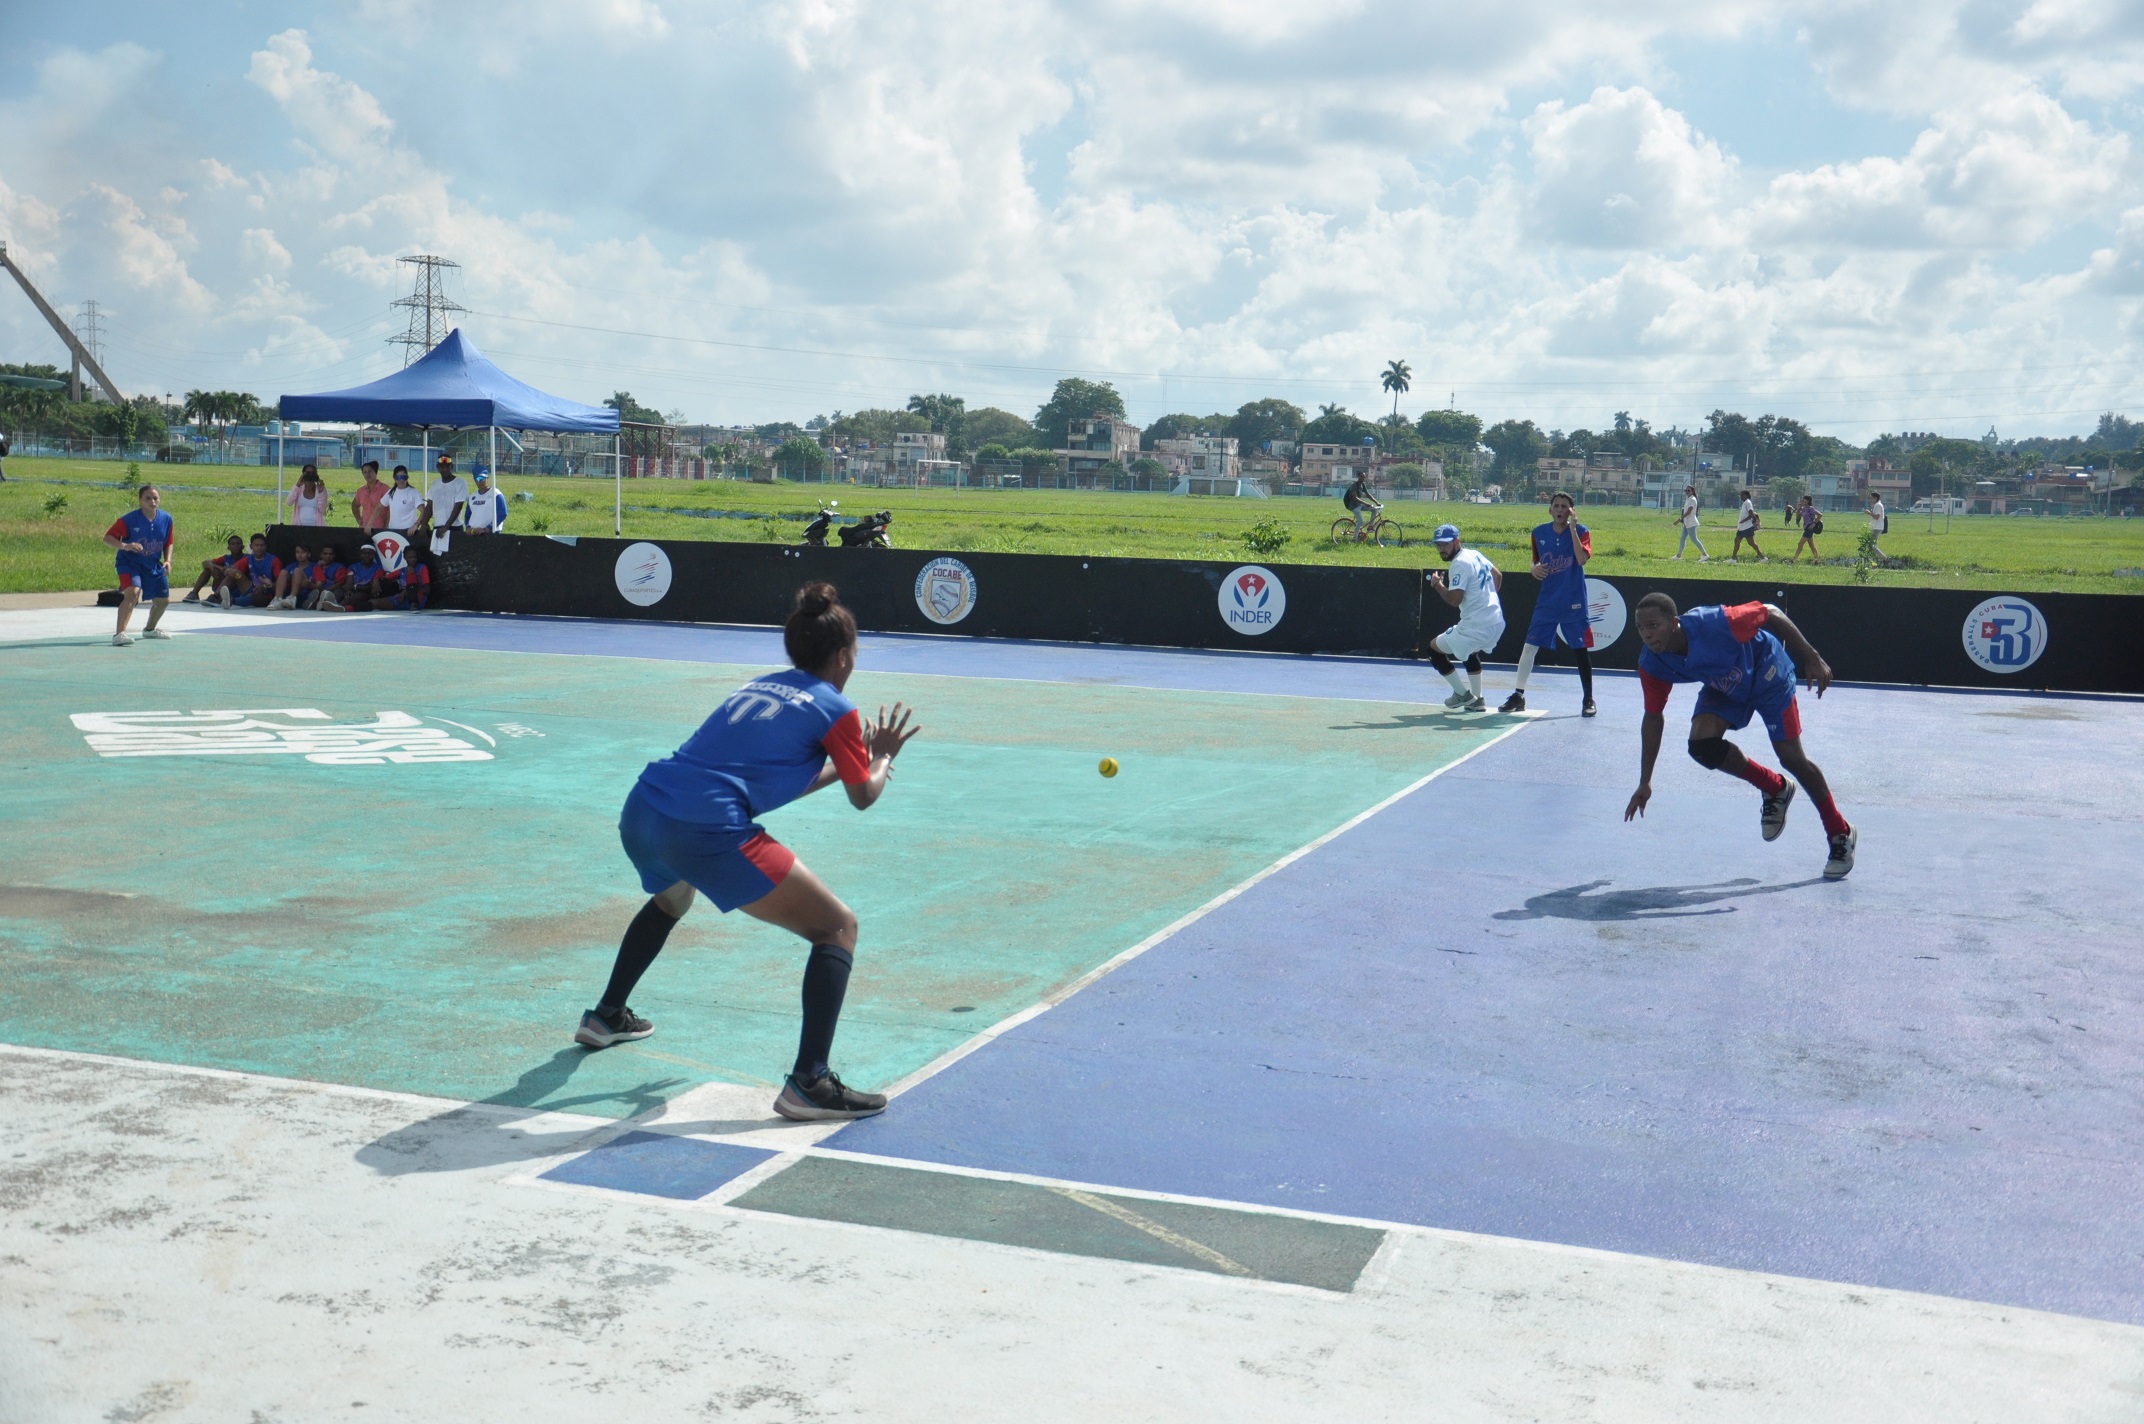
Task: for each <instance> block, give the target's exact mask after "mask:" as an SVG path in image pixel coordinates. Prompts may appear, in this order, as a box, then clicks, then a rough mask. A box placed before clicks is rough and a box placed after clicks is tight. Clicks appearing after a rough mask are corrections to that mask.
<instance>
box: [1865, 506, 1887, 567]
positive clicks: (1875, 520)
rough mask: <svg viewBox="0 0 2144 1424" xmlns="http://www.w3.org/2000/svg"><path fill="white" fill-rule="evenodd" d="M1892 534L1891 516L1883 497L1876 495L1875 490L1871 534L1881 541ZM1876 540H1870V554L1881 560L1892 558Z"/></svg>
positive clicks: (1870, 515)
mask: <svg viewBox="0 0 2144 1424" xmlns="http://www.w3.org/2000/svg"><path fill="white" fill-rule="evenodd" d="M1890 532H1891V516H1890V515H1889V514H1888V513H1886V512H1885V511H1884V507H1883V496H1882V495H1880V494H1878V493H1876V491H1874V490H1870V491H1869V533H1871V534H1873V535H1875V536H1876V539H1880V538H1882V537H1883V536H1884V535H1886V534H1888V533H1890ZM1876 539H1871V540H1869V552H1870V553H1872V554H1874V555H1875V556H1876V557H1877V558H1879V559H1888V558H1890V557H1891V556H1890V555H1889V554H1886V553H1885V552H1884V551H1883V548H1882V546H1881V545H1879V544H1878V543H1877V542H1876Z"/></svg>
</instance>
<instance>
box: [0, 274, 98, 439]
mask: <svg viewBox="0 0 2144 1424" xmlns="http://www.w3.org/2000/svg"><path fill="white" fill-rule="evenodd" d="M0 267H4V268H6V269H7V273H8V275H9V276H11V277H13V278H14V279H15V285H17V286H19V287H21V288H22V291H23V295H25V296H27V297H28V298H29V299H30V302H31V304H32V305H33V306H35V307H36V308H37V310H38V312H39V313H40V314H41V315H42V316H43V317H44V319H45V320H46V321H47V322H48V323H50V324H51V327H52V329H53V331H55V332H57V333H58V335H59V338H60V340H62V341H64V342H66V343H67V350H68V352H69V353H70V354H71V355H72V356H73V357H74V362H75V377H74V386H73V392H72V393H73V397H74V399H76V400H80V399H81V398H82V371H83V369H84V368H87V370H88V371H89V374H90V377H91V379H93V380H95V381H96V383H97V385H98V386H99V387H100V388H101V389H102V390H103V391H104V394H105V395H106V396H108V397H110V398H111V400H112V401H113V403H114V404H124V403H125V401H126V397H125V396H123V395H121V394H119V387H117V386H115V385H113V384H112V378H111V377H110V376H107V375H105V374H104V366H103V363H101V362H100V361H99V360H98V359H97V353H95V352H93V351H90V350H88V349H86V348H85V347H84V346H83V345H82V338H81V337H79V336H77V335H75V333H74V329H73V328H72V327H70V326H68V325H67V323H66V322H64V321H62V320H60V314H59V313H58V312H56V311H54V310H53V309H52V303H50V302H48V301H46V300H45V296H44V293H42V292H40V291H38V290H37V287H36V284H34V283H33V282H31V281H30V278H29V275H28V274H27V273H25V272H24V271H23V270H22V268H20V267H18V266H16V265H15V259H14V258H12V257H10V256H9V255H8V251H7V244H6V243H5V242H0Z"/></svg>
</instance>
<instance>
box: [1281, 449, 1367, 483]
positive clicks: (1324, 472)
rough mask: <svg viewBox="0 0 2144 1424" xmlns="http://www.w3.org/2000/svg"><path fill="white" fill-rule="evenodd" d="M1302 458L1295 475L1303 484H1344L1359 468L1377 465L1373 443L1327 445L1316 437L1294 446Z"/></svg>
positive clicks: (1353, 476)
mask: <svg viewBox="0 0 2144 1424" xmlns="http://www.w3.org/2000/svg"><path fill="white" fill-rule="evenodd" d="M1296 448H1297V449H1298V450H1299V451H1300V453H1301V455H1302V459H1301V460H1300V462H1299V466H1300V472H1299V473H1298V474H1297V476H1296V478H1297V479H1298V480H1300V481H1301V482H1302V483H1303V484H1306V485H1344V484H1348V483H1350V482H1352V481H1353V480H1354V478H1355V473H1356V471H1358V470H1364V469H1369V470H1374V469H1375V468H1376V467H1377V464H1378V459H1377V447H1376V446H1375V445H1337V444H1334V445H1328V444H1321V443H1319V442H1317V441H1305V442H1304V443H1303V444H1302V445H1299V446H1298V447H1296Z"/></svg>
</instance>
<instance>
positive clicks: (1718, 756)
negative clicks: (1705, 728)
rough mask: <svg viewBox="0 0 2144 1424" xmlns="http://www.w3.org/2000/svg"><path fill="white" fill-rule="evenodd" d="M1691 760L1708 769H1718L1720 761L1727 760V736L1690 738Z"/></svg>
mask: <svg viewBox="0 0 2144 1424" xmlns="http://www.w3.org/2000/svg"><path fill="white" fill-rule="evenodd" d="M1690 760H1692V761H1694V762H1696V763H1697V764H1698V765H1699V766H1701V767H1704V768H1705V769H1706V770H1707V771H1718V770H1719V769H1720V763H1722V762H1724V761H1726V760H1727V738H1725V737H1692V738H1691V739H1690Z"/></svg>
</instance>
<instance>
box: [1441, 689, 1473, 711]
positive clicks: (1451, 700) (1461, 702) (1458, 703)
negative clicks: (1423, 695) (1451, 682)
mask: <svg viewBox="0 0 2144 1424" xmlns="http://www.w3.org/2000/svg"><path fill="white" fill-rule="evenodd" d="M1473 700H1474V694H1473V693H1471V692H1455V693H1453V694H1452V695H1451V696H1450V697H1447V698H1445V699H1444V705H1445V706H1446V707H1447V708H1449V709H1450V710H1451V711H1454V712H1464V711H1466V710H1467V704H1468V703H1469V702H1472V701H1473Z"/></svg>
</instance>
